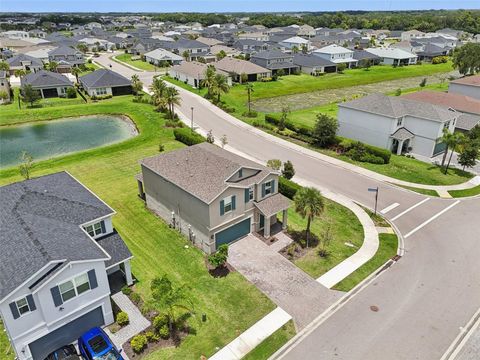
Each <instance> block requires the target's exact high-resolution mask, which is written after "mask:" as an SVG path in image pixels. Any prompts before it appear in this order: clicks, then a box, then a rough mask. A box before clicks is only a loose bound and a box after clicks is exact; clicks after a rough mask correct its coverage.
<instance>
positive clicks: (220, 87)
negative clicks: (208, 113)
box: [213, 74, 230, 102]
mask: <svg viewBox="0 0 480 360" xmlns="http://www.w3.org/2000/svg"><path fill="white" fill-rule="evenodd" d="M229 90H230V85H228V81H227V77H226V76H225V75H222V74H216V75H215V84H214V90H213V92H214V94H215V95H217V102H220V95H221V94H222V93H223V94H226V93H228V91H229Z"/></svg>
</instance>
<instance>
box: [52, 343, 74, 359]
mask: <svg viewBox="0 0 480 360" xmlns="http://www.w3.org/2000/svg"><path fill="white" fill-rule="evenodd" d="M45 360H80V356H79V355H78V354H77V350H76V349H75V346H73V345H65V346H63V347H61V348H60V349H57V350H55V351H54V352H52V353H51V354H50V355H48V356H47V357H46V358H45Z"/></svg>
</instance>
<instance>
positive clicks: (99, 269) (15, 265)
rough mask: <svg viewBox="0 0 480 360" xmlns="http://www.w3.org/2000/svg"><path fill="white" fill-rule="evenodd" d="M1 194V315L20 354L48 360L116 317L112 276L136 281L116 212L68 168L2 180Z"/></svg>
mask: <svg viewBox="0 0 480 360" xmlns="http://www.w3.org/2000/svg"><path fill="white" fill-rule="evenodd" d="M0 198H1V202H2V211H1V212H0V224H1V229H2V231H1V233H0V249H1V251H0V315H1V318H2V321H3V323H4V325H5V329H6V332H7V335H8V338H9V340H10V343H11V344H12V348H13V350H14V351H15V354H16V356H17V358H18V359H19V360H25V359H28V360H30V359H33V360H43V359H45V357H46V356H47V355H48V354H49V353H50V352H52V351H54V350H56V349H58V348H59V347H61V346H64V345H67V344H69V343H72V342H74V341H76V340H77V338H78V337H79V336H80V335H81V334H82V333H84V332H85V331H87V330H89V329H90V328H92V327H95V326H104V325H108V324H110V323H112V322H113V312H112V306H111V303H110V285H109V274H111V276H117V274H118V272H117V271H118V270H121V271H122V272H123V274H124V276H125V280H126V283H127V284H132V275H131V270H130V259H131V258H132V255H131V253H130V251H129V250H128V248H127V246H126V245H125V243H124V242H123V240H122V238H121V237H120V235H119V234H118V233H117V232H116V231H115V229H114V228H113V225H112V216H113V215H114V214H115V211H114V210H113V209H112V208H110V207H109V206H108V205H107V204H105V203H104V202H103V201H102V200H100V199H99V198H98V197H97V196H96V195H95V194H94V193H92V192H91V191H90V190H89V189H87V188H86V187H85V186H83V185H82V184H81V183H80V182H79V181H77V180H76V179H75V178H74V177H72V176H71V175H70V174H68V173H66V172H59V173H55V174H51V175H46V176H42V177H39V178H35V179H31V180H26V181H22V182H17V183H14V184H10V185H6V186H2V187H0ZM114 274H115V275H114Z"/></svg>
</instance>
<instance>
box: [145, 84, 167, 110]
mask: <svg viewBox="0 0 480 360" xmlns="http://www.w3.org/2000/svg"><path fill="white" fill-rule="evenodd" d="M167 88H168V86H167V84H166V83H165V81H163V80H162V79H161V78H160V77H158V76H157V77H155V78H153V82H152V85H150V88H149V89H150V91H151V92H153V95H152V101H153V105H155V107H156V108H157V110H163V109H165V108H166V107H167V102H166V99H165V94H166V91H167Z"/></svg>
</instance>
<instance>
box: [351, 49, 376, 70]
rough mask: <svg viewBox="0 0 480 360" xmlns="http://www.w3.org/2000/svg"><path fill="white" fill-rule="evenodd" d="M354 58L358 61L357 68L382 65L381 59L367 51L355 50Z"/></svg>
mask: <svg viewBox="0 0 480 360" xmlns="http://www.w3.org/2000/svg"><path fill="white" fill-rule="evenodd" d="M353 58H354V59H355V60H357V66H360V67H361V66H365V65H367V64H370V65H378V64H380V60H381V59H380V58H379V57H378V56H377V55H375V54H372V53H369V52H368V51H365V50H353Z"/></svg>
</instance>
